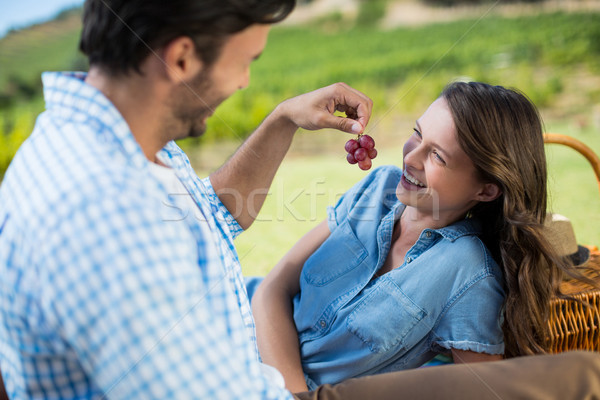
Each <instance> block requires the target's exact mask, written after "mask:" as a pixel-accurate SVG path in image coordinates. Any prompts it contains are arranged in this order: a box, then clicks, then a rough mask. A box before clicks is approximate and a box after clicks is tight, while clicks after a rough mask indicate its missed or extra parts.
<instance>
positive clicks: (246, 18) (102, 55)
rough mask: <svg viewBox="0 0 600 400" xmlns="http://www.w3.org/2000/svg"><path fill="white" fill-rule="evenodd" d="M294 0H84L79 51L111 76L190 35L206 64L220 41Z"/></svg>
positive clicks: (275, 18) (270, 19)
mask: <svg viewBox="0 0 600 400" xmlns="http://www.w3.org/2000/svg"><path fill="white" fill-rule="evenodd" d="M295 3H296V2H295V0H195V1H194V0H171V1H164V0H86V2H85V5H84V10H83V30H82V33H81V40H80V42H79V48H80V50H81V51H82V52H83V53H84V54H85V55H87V57H88V60H89V63H90V65H91V66H97V67H100V68H102V69H103V70H104V72H106V73H108V74H111V75H120V74H126V73H128V72H130V71H131V70H134V71H137V72H140V65H141V63H142V61H143V60H144V59H145V58H146V57H147V56H148V55H149V54H150V53H151V51H152V50H155V49H159V48H160V47H162V46H164V45H166V44H168V43H169V42H170V41H171V40H173V39H175V38H177V37H180V36H189V37H190V38H191V39H192V40H193V41H194V44H195V46H196V51H197V52H198V54H199V55H200V57H201V60H202V62H204V63H205V64H207V65H211V64H212V63H213V62H214V61H215V60H216V59H217V58H218V56H219V52H220V50H221V48H222V46H223V43H224V42H225V40H226V39H227V38H228V37H229V36H230V35H232V34H234V33H237V32H240V31H242V30H244V29H246V28H247V27H249V26H250V25H253V24H271V23H275V22H279V21H281V20H283V19H284V18H285V17H286V16H287V15H288V14H289V13H290V12H291V11H292V10H293V9H294V6H295Z"/></svg>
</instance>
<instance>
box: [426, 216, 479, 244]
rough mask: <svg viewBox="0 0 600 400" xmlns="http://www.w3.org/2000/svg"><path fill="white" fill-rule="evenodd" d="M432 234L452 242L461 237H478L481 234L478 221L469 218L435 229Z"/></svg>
mask: <svg viewBox="0 0 600 400" xmlns="http://www.w3.org/2000/svg"><path fill="white" fill-rule="evenodd" d="M434 232H437V233H439V234H440V235H442V236H443V237H444V238H445V239H448V240H449V241H451V242H454V241H455V240H456V239H458V238H459V237H462V236H472V235H479V234H481V232H482V229H481V223H480V222H479V220H476V219H472V218H469V219H463V220H460V221H457V222H455V223H453V224H452V225H448V226H446V227H443V228H440V229H436V230H434Z"/></svg>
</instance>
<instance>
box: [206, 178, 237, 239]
mask: <svg viewBox="0 0 600 400" xmlns="http://www.w3.org/2000/svg"><path fill="white" fill-rule="evenodd" d="M201 182H202V185H203V186H204V189H205V194H206V197H207V198H208V201H209V202H210V206H211V209H212V211H213V213H214V214H215V215H216V216H217V221H218V222H219V223H224V224H225V226H227V229H228V230H229V233H230V234H231V238H232V239H235V238H236V237H238V235H239V234H240V233H242V232H244V229H243V228H242V227H241V226H240V224H239V223H238V222H237V220H236V219H235V218H234V217H233V215H231V213H230V212H229V210H228V209H227V207H225V205H224V204H223V203H222V202H221V200H220V199H219V196H217V194H216V193H215V189H214V188H213V186H212V183H211V182H210V177H206V178H204V179H202V180H201Z"/></svg>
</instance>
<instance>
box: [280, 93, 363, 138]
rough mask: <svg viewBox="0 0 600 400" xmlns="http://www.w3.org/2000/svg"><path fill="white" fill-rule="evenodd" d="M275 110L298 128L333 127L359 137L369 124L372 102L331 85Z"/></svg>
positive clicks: (360, 94)
mask: <svg viewBox="0 0 600 400" xmlns="http://www.w3.org/2000/svg"><path fill="white" fill-rule="evenodd" d="M278 109H279V110H276V111H278V112H279V113H281V114H280V115H281V116H284V117H286V118H288V119H289V121H290V122H292V123H293V124H294V125H296V126H297V127H299V128H303V129H306V130H311V131H314V130H317V129H323V128H333V129H338V130H340V131H344V132H348V133H355V134H359V133H362V132H363V131H364V129H365V127H366V126H367V124H368V123H369V119H370V118H371V111H372V109H373V101H372V100H371V99H370V98H369V97H367V96H366V95H364V94H363V93H361V92H359V91H358V90H356V89H353V88H351V87H350V86H348V85H346V84H345V83H335V84H333V85H330V86H327V87H324V88H322V89H318V90H315V91H313V92H310V93H306V94H303V95H300V96H297V97H293V98H291V99H289V100H286V101H284V102H283V103H281V104H280V105H279V106H278ZM336 111H341V112H344V113H346V117H345V118H344V117H339V116H336V115H334V113H335V112H336Z"/></svg>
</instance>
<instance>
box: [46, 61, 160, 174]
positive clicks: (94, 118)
mask: <svg viewBox="0 0 600 400" xmlns="http://www.w3.org/2000/svg"><path fill="white" fill-rule="evenodd" d="M86 77H87V74H86V73H84V72H44V73H43V74H42V82H43V84H44V99H45V101H46V109H47V110H49V111H50V112H54V113H60V114H61V115H62V116H64V117H65V118H67V119H84V118H85V119H87V121H86V123H88V124H90V125H92V126H93V127H94V131H96V132H98V135H102V136H105V138H104V139H105V140H110V141H114V142H115V143H116V144H117V145H118V146H119V147H120V148H121V150H122V151H123V152H124V153H125V154H126V158H127V160H129V162H130V163H132V164H133V165H134V166H136V167H138V168H146V167H147V165H148V162H149V161H148V159H147V158H146V156H145V155H144V153H143V151H142V148H141V147H140V145H139V144H138V142H137V141H136V140H135V137H134V136H133V134H132V133H131V130H130V129H129V126H128V125H127V122H126V121H125V119H124V118H123V116H122V115H121V113H120V112H119V111H118V110H117V108H116V107H115V106H114V105H113V104H112V103H111V102H110V100H108V99H107V98H106V96H104V94H103V93H102V92H101V91H99V90H98V89H96V88H95V87H93V86H91V85H89V84H87V83H85V78H86ZM94 125H95V126H94Z"/></svg>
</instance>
